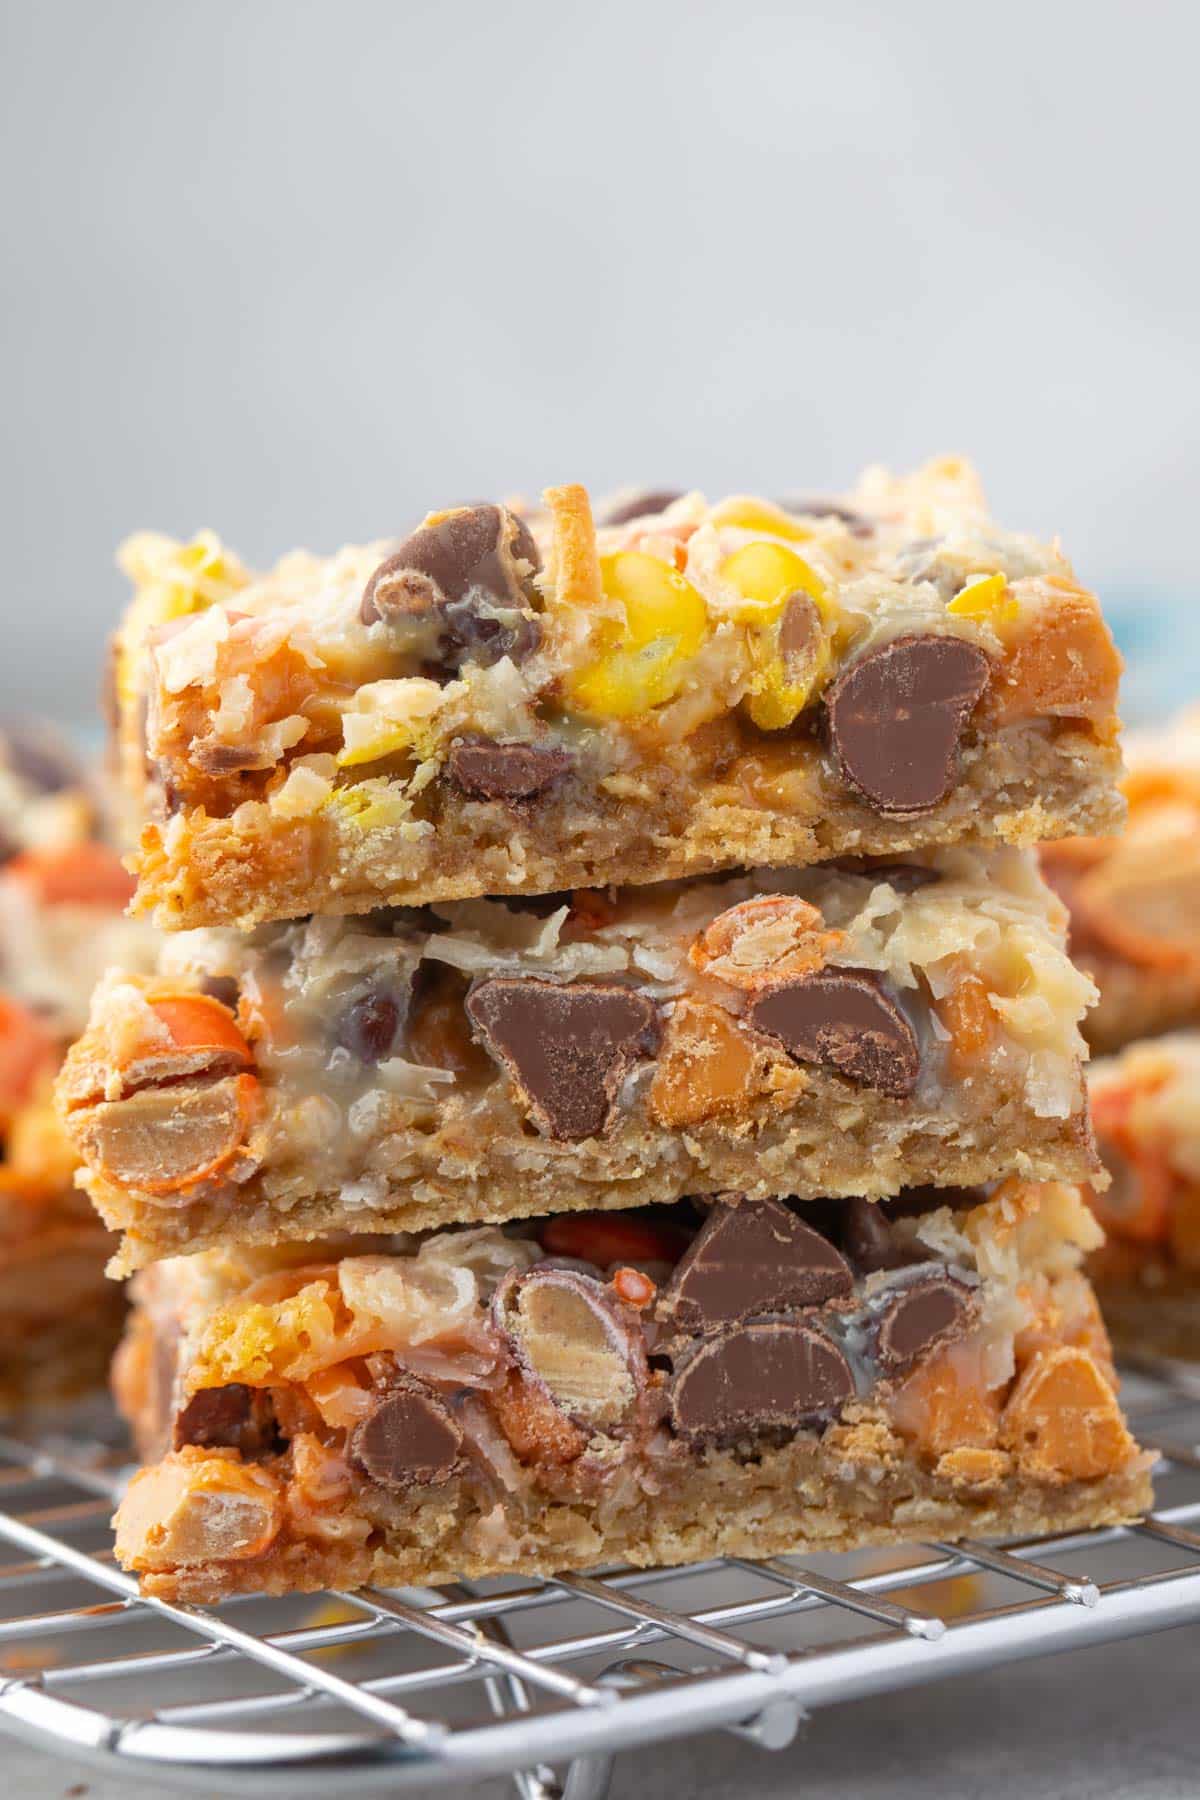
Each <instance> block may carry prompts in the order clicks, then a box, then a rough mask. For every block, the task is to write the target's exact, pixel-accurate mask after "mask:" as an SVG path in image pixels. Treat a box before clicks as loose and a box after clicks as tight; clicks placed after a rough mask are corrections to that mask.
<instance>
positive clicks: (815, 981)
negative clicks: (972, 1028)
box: [748, 968, 921, 1100]
mask: <svg viewBox="0 0 1200 1800" xmlns="http://www.w3.org/2000/svg"><path fill="white" fill-rule="evenodd" d="M748 1016H749V1019H750V1022H751V1024H752V1025H754V1026H755V1027H756V1028H757V1029H758V1030H759V1031H765V1032H768V1033H770V1034H771V1035H772V1036H773V1037H776V1038H779V1039H780V1040H781V1041H782V1042H783V1043H784V1044H785V1045H786V1046H787V1048H788V1050H789V1051H790V1053H791V1054H792V1055H793V1056H794V1057H796V1058H797V1059H798V1060H799V1061H800V1062H812V1063H826V1064H828V1065H829V1067H831V1068H833V1069H836V1070H837V1072H838V1074H839V1075H844V1076H846V1078H847V1079H848V1080H850V1081H854V1082H857V1083H858V1085H859V1086H860V1087H869V1088H876V1089H878V1090H879V1092H880V1093H883V1094H888V1095H891V1096H892V1098H894V1099H899V1100H903V1099H905V1098H906V1097H907V1096H908V1095H909V1094H911V1093H912V1091H913V1088H914V1087H915V1086H916V1084H917V1076H918V1075H919V1074H920V1070H921V1056H920V1051H919V1049H918V1047H917V1039H916V1034H915V1032H914V1031H913V1028H912V1026H911V1025H910V1024H909V1022H908V1020H907V1019H906V1018H905V1016H904V1014H903V1013H902V1012H901V1011H900V1008H899V1007H898V1006H897V1004H896V1002H895V1001H894V1000H893V999H892V998H891V996H890V995H889V994H888V993H886V992H885V990H884V988H883V986H882V984H881V982H880V980H879V977H878V976H877V975H875V974H873V973H872V972H871V971H870V970H867V969H843V968H827V969H822V970H819V971H818V972H817V973H815V974H812V975H804V976H800V977H797V978H796V979H795V980H792V981H785V982H780V983H779V985H778V986H777V987H773V988H770V989H768V991H767V992H766V993H765V994H762V995H761V996H760V997H759V998H758V999H757V1000H755V1001H754V1003H753V1005H752V1006H751V1008H750V1011H749V1015H748Z"/></svg>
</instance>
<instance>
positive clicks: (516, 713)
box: [114, 459, 1121, 927]
mask: <svg viewBox="0 0 1200 1800" xmlns="http://www.w3.org/2000/svg"><path fill="white" fill-rule="evenodd" d="M125 562H126V566H127V568H128V569H129V571H130V573H131V574H132V576H133V578H134V581H135V584H136V594H135V598H134V601H133V604H132V606H131V609H130V612H129V615H128V617H127V620H126V622H125V625H124V627H123V629H122V631H121V632H120V634H119V636H118V639H117V643H116V654H115V662H114V695H115V707H116V720H117V733H118V740H119V746H120V760H121V765H122V768H123V770H124V774H125V780H126V785H127V790H128V794H129V798H130V804H131V806H132V808H133V809H134V811H135V812H137V813H138V814H140V815H141V816H142V818H143V819H144V827H143V831H142V836H141V847H140V852H139V857H138V873H139V899H138V904H139V905H140V906H141V907H142V908H144V909H148V910H150V911H152V912H153V914H154V917H155V919H156V921H157V922H158V923H159V924H160V925H163V926H167V927H188V926H197V925H212V924H221V923H230V924H239V925H252V924H255V923H259V922H262V921H269V920H277V919H283V918H291V917H298V916H302V915H307V914H312V913H322V914H331V913H351V912H354V913H361V912H367V911H370V910H372V909H374V908H376V907H378V906H381V905H394V904H399V903H408V902H425V901H428V900H436V899H447V898H468V897H472V896H481V895H486V894H491V895H503V894H518V893H540V892H545V891H550V890H554V889H559V888H563V887H581V886H603V885H607V884H611V883H615V882H620V883H630V882H653V881H661V880H665V879H675V878H678V877H680V876H685V875H691V874H696V873H702V872H706V871H711V870H714V869H720V868H727V867H734V866H739V865H740V866H743V867H754V866H758V865H764V864H769V865H772V866H779V867H783V866H787V867H797V866H801V865H804V864H808V863H812V862H816V861H821V860H826V859H828V858H830V857H835V856H840V855H845V854H887V855H895V854H899V853H906V852H908V851H910V850H913V849H918V848H928V847H930V846H936V845H941V844H948V843H956V842H960V841H963V840H965V839H970V840H973V841H983V840H990V841H994V842H995V841H998V842H1006V843H1017V844H1030V843H1033V842H1035V841H1037V840H1041V839H1045V838H1052V837H1061V836H1064V835H1067V834H1071V833H1083V832H1088V833H1096V832H1102V831H1109V830H1111V829H1113V828H1114V827H1115V825H1116V824H1117V823H1118V822H1119V819H1120V817H1121V803H1120V800H1119V797H1118V795H1117V793H1116V789H1115V781H1116V777H1117V774H1118V773H1119V767H1120V759H1119V751H1118V748H1117V730H1118V726H1117V718H1116V712H1115V702H1116V689H1117V680H1118V674H1119V669H1120V661H1119V658H1118V656H1117V653H1116V651H1115V649H1114V647H1113V644H1112V640H1111V638H1110V636H1109V633H1108V630H1107V627H1106V626H1105V624H1104V621H1103V619H1102V617H1101V614H1100V612H1099V609H1098V607H1097V605H1096V602H1095V600H1094V599H1093V597H1092V596H1091V595H1090V594H1088V593H1087V592H1085V591H1084V590H1083V589H1082V588H1081V587H1080V586H1079V585H1078V583H1077V581H1076V580H1075V577H1074V575H1073V574H1072V571H1071V568H1070V566H1069V564H1068V563H1067V562H1066V561H1065V560H1064V558H1063V557H1062V555H1061V553H1060V552H1059V551H1058V549H1057V548H1055V547H1049V546H1046V545H1044V544H1040V543H1038V542H1036V541H1035V540H1033V539H1032V538H1029V537H1026V536H1021V535H1017V534H1014V533H1011V532H1007V531H1003V530H1001V529H1000V528H999V527H998V526H997V525H995V524H994V522H993V521H992V520H991V519H990V517H989V516H988V512H987V509H986V506H985V504H984V501H983V498H982V496H981V494H980V491H979V488H978V484H977V482H976V480H975V477H974V475H973V473H972V472H971V471H970V470H969V468H967V467H966V466H965V465H964V464H962V463H961V462H959V461H956V460H954V459H944V460H942V461H941V462H939V463H935V464H932V465H930V466H929V467H928V468H926V469H924V470H922V471H921V472H920V473H918V474H917V475H915V476H912V477H909V478H905V479H894V478H891V477H888V476H886V475H885V474H883V473H882V472H881V471H872V472H869V473H868V474H867V475H866V476H865V477H864V478H863V480H862V482H861V483H860V484H859V486H858V488H857V489H856V490H855V491H854V492H853V493H852V494H850V495H849V496H847V497H845V498H844V499H840V500H836V501H835V500H802V499H789V500H785V501H783V502H779V503H777V502H774V501H766V500H762V499H757V498H751V497H747V496H735V497H733V498H730V499H726V500H723V501H720V502H718V503H715V504H710V503H709V502H708V501H706V500H705V499H704V498H703V497H702V496H701V495H699V494H695V493H693V494H680V495H677V496H672V495H663V494H657V495H643V496H640V497H639V496H632V497H629V498H627V499H626V500H625V502H624V503H623V504H621V505H619V506H616V507H610V508H609V509H607V510H606V511H605V512H603V513H602V514H601V516H600V521H599V523H598V524H597V522H596V520H595V519H594V518H593V514H592V509H591V505H590V502H589V499H588V496H587V494H586V493H585V491H584V490H583V489H582V488H578V487H562V488H554V489H550V490H548V492H547V494H546V496H545V501H544V505H543V506H542V507H541V508H537V507H534V508H521V507H519V506H517V505H515V504H514V505H512V506H501V505H498V504H490V503H489V504H478V505H472V506H466V507H452V508H450V509H448V510H446V511H442V512H437V513H432V514H430V515H429V516H428V517H427V518H426V520H425V521H424V523H423V524H422V525H421V526H420V527H419V528H418V529H417V530H416V531H414V532H411V533H410V534H409V535H408V536H407V537H404V538H403V539H398V540H397V539H394V540H388V541H380V542H377V543H374V544H371V545H368V546H366V547H364V548H360V549H347V550H344V551H342V552H340V553H339V554H337V555H335V556H332V557H329V558H318V557H312V556H308V555H304V554H296V555H292V556H288V557H285V558H284V559H283V561H282V562H281V563H280V564H279V565H278V566H277V567H276V568H275V569H274V570H273V571H271V572H270V573H269V574H267V575H264V576H261V577H254V578H252V577H251V576H249V575H248V574H247V572H246V571H245V570H244V569H243V568H242V567H241V566H240V564H238V563H237V561H236V560H235V559H234V558H233V557H231V556H230V555H229V554H228V553H227V552H225V551H224V550H223V549H222V548H221V546H220V545H219V543H217V541H216V540H215V539H212V538H210V537H201V538H198V539H196V540H195V541H194V542H193V543H191V544H189V545H179V544H174V543H172V542H171V541H170V540H166V539H162V538H157V537H150V536H143V537H141V538H137V539H135V540H132V541H131V543H130V544H129V545H128V546H127V548H126V552H125Z"/></svg>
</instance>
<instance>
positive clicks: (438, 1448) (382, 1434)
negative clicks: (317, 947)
mask: <svg viewBox="0 0 1200 1800" xmlns="http://www.w3.org/2000/svg"><path fill="white" fill-rule="evenodd" d="M461 1450H462V1432H461V1431H460V1430H459V1428H458V1426H457V1425H456V1423H455V1422H454V1420H453V1419H452V1418H451V1416H450V1414H449V1412H448V1411H447V1410H446V1408H445V1407H444V1406H443V1405H442V1402H441V1401H440V1400H439V1399H438V1397H437V1395H436V1394H434V1393H432V1392H431V1391H430V1389H429V1388H427V1387H425V1386H423V1385H422V1383H421V1382H419V1381H416V1380H412V1379H405V1380H403V1381H402V1382H401V1383H400V1385H399V1386H397V1387H395V1388H392V1389H389V1391H388V1392H387V1393H386V1394H384V1396H383V1397H382V1399H381V1400H380V1401H379V1403H378V1405H377V1406H376V1407H375V1410H374V1411H373V1412H372V1413H371V1414H370V1415H369V1416H368V1417H367V1418H365V1419H364V1420H363V1421H362V1423H361V1424H360V1425H356V1426H355V1428H354V1431H353V1434H352V1435H351V1439H350V1454H351V1456H352V1457H353V1458H354V1460H355V1461H356V1462H357V1463H358V1464H359V1465H360V1466H361V1467H362V1468H363V1469H365V1470H366V1472H367V1474H368V1475H369V1476H370V1477H371V1480H372V1481H377V1482H378V1483H379V1485H380V1487H385V1488H391V1489H392V1490H393V1491H394V1492H397V1493H404V1492H406V1491H407V1489H409V1488H413V1487H432V1486H434V1485H435V1484H437V1483H440V1482H443V1481H448V1480H449V1479H450V1477H451V1475H453V1473H454V1471H455V1468H456V1466H457V1463H458V1458H459V1453H460V1452H461Z"/></svg>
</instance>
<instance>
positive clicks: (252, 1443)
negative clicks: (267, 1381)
mask: <svg viewBox="0 0 1200 1800" xmlns="http://www.w3.org/2000/svg"><path fill="white" fill-rule="evenodd" d="M278 1442H279V1433H278V1430H277V1428H276V1423H275V1411H274V1408H273V1406H272V1405H271V1397H270V1395H269V1394H267V1393H265V1392H264V1391H263V1390H262V1389H261V1388H252V1387H246V1386H245V1385H244V1384H243V1383H242V1382H240V1381H231V1382H228V1383H227V1384H226V1386H224V1387H210V1388H197V1390H196V1392H195V1393H194V1394H193V1395H192V1397H191V1399H190V1400H188V1401H187V1403H186V1404H185V1405H184V1406H182V1407H181V1408H180V1410H179V1411H178V1412H177V1413H176V1415H175V1428H174V1432H173V1436H172V1445H171V1447H172V1449H174V1450H182V1449H183V1447H184V1445H185V1444H198V1445H199V1446H200V1447H201V1448H202V1449H205V1450H238V1451H240V1452H241V1454H242V1455H243V1456H261V1455H262V1454H263V1452H264V1451H266V1450H272V1449H274V1448H276V1447H277V1445H278Z"/></svg>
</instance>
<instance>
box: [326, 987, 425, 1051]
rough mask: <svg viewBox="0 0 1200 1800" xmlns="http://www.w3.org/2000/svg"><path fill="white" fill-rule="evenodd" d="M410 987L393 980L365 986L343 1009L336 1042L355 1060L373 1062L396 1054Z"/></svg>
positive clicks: (338, 1023)
mask: <svg viewBox="0 0 1200 1800" xmlns="http://www.w3.org/2000/svg"><path fill="white" fill-rule="evenodd" d="M410 993H411V988H410V987H409V988H406V987H401V986H398V985H396V984H394V983H390V982H389V983H385V984H383V985H381V986H374V987H369V988H367V989H366V990H365V991H364V992H362V993H360V994H358V995H356V996H355V998H354V999H352V1000H351V1001H350V1002H349V1003H348V1005H347V1006H346V1007H345V1008H344V1010H343V1012H342V1014H341V1016H340V1018H339V1019H338V1022H337V1042H338V1043H339V1044H340V1046H341V1047H342V1049H343V1050H348V1051H349V1052H350V1054H351V1056H352V1057H354V1059H355V1061H356V1062H360V1063H367V1064H369V1065H372V1066H374V1065H376V1064H378V1063H382V1062H387V1060H388V1058H389V1057H391V1056H395V1054H396V1051H397V1048H398V1046H399V1043H400V1037H401V1034H402V1032H403V1030H404V1026H405V1023H406V1021H407V1018H408V1007H409V998H410Z"/></svg>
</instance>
